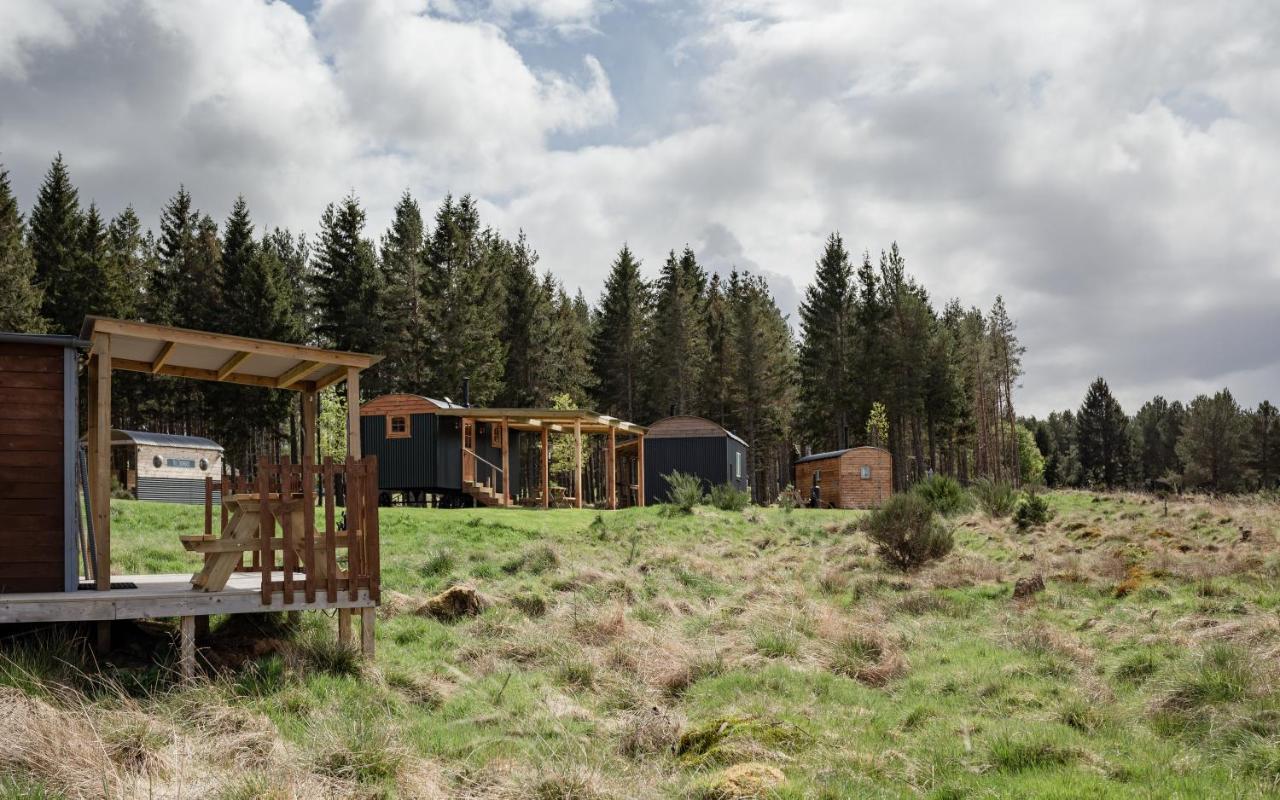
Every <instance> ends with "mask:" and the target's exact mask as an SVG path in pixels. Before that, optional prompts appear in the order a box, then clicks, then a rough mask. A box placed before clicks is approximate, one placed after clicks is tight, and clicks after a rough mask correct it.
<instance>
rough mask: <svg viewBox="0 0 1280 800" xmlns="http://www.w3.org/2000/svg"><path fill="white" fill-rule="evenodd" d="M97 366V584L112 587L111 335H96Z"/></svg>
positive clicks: (92, 411) (92, 469)
mask: <svg viewBox="0 0 1280 800" xmlns="http://www.w3.org/2000/svg"><path fill="white" fill-rule="evenodd" d="M94 352H95V354H96V359H95V360H96V362H97V370H96V371H95V372H94V374H93V381H92V382H93V385H94V395H93V401H94V404H93V407H92V408H90V409H89V415H90V416H91V417H93V426H94V427H93V433H94V437H93V438H94V440H95V441H96V442H97V447H96V448H94V460H93V463H92V464H91V465H90V467H89V469H90V474H91V475H92V476H93V478H94V482H93V486H92V487H91V490H90V494H91V495H92V496H93V533H94V539H96V540H97V555H98V558H97V566H96V567H95V571H96V572H97V588H98V589H99V590H101V591H105V590H107V589H110V588H111V336H110V335H109V334H105V333H104V334H100V335H98V336H96V337H94Z"/></svg>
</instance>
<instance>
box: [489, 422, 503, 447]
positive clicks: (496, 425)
mask: <svg viewBox="0 0 1280 800" xmlns="http://www.w3.org/2000/svg"><path fill="white" fill-rule="evenodd" d="M489 446H490V447H492V448H493V449H494V450H501V449H502V423H500V422H490V423H489Z"/></svg>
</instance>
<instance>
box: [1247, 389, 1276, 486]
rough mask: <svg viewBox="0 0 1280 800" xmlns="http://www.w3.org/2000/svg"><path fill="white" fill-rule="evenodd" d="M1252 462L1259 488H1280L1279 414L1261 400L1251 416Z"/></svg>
mask: <svg viewBox="0 0 1280 800" xmlns="http://www.w3.org/2000/svg"><path fill="white" fill-rule="evenodd" d="M1250 422H1251V423H1252V424H1251V428H1252V430H1251V431H1250V435H1251V438H1252V439H1253V442H1252V444H1253V447H1252V453H1251V455H1252V460H1251V466H1252V468H1253V472H1254V476H1255V479H1256V480H1257V483H1258V486H1259V488H1262V489H1274V488H1276V487H1277V486H1280V412H1277V411H1276V407H1275V406H1273V405H1272V404H1271V403H1270V402H1269V401H1267V400H1263V401H1262V402H1261V403H1259V404H1258V409H1257V410H1256V411H1254V412H1253V414H1252V416H1251V420H1250Z"/></svg>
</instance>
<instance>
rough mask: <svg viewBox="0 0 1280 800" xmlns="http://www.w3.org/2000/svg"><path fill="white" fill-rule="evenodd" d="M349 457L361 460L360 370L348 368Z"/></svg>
mask: <svg viewBox="0 0 1280 800" xmlns="http://www.w3.org/2000/svg"><path fill="white" fill-rule="evenodd" d="M347 455H349V456H351V457H352V458H360V457H361V455H362V454H361V452H360V370H358V369H356V368H355V367H347Z"/></svg>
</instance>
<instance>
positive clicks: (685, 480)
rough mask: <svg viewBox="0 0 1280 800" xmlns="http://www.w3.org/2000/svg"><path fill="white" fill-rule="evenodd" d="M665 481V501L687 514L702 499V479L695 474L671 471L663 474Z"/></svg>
mask: <svg viewBox="0 0 1280 800" xmlns="http://www.w3.org/2000/svg"><path fill="white" fill-rule="evenodd" d="M663 477H664V478H666V481H667V502H668V503H670V504H671V505H673V506H675V508H676V509H678V510H680V511H683V512H684V513H686V514H688V513H690V512H692V511H693V507H694V506H696V505H698V504H699V503H701V502H702V501H703V497H702V479H701V478H699V477H698V476H697V475H686V474H685V473H683V472H679V471H676V472H671V473H668V474H666V475H664V476H663Z"/></svg>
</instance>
